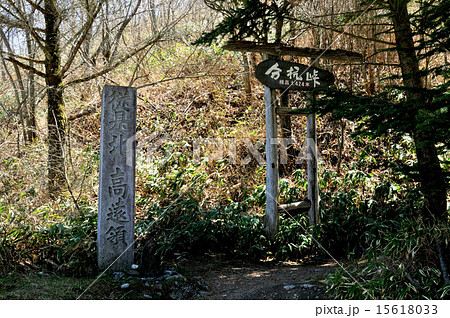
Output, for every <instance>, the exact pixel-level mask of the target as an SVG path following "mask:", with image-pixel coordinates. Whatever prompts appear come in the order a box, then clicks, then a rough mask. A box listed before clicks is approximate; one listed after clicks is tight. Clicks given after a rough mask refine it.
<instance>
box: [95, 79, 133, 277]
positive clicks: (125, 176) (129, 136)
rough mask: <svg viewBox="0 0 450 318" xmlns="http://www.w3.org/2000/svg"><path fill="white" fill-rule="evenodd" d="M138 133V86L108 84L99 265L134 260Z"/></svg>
mask: <svg viewBox="0 0 450 318" xmlns="http://www.w3.org/2000/svg"><path fill="white" fill-rule="evenodd" d="M135 136H136V88H132V87H123V86H110V85H105V86H104V88H103V93H102V113H101V132H100V175H99V199H98V232H97V247H98V266H99V268H100V269H102V270H104V269H110V270H113V271H125V270H128V269H130V267H131V265H132V264H133V257H134V203H135V202H134V194H135V182H134V180H135V162H136V161H135V153H136V145H135V142H134V141H135ZM130 141H131V142H130ZM130 159H131V160H130Z"/></svg>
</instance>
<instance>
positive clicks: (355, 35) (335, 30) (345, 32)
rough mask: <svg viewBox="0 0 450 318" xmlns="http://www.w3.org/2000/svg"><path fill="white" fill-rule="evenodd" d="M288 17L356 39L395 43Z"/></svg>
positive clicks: (387, 43) (290, 18)
mask: <svg viewBox="0 0 450 318" xmlns="http://www.w3.org/2000/svg"><path fill="white" fill-rule="evenodd" d="M286 19H289V20H292V21H297V22H301V23H305V24H307V25H310V26H313V27H316V28H320V29H325V30H329V31H332V32H336V33H339V34H344V35H347V36H351V37H353V38H356V39H361V40H366V41H372V42H377V43H383V44H386V45H395V43H394V42H388V41H383V40H379V39H376V38H368V37H365V36H361V35H357V34H354V33H350V32H347V31H343V30H339V29H336V28H332V27H329V26H325V25H321V24H317V23H313V22H311V21H307V20H304V19H300V18H293V17H290V16H288V17H286Z"/></svg>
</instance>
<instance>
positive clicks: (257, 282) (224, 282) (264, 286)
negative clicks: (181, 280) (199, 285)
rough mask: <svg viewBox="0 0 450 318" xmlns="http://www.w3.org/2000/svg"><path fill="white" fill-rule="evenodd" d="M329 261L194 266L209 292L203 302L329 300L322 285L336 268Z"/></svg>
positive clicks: (199, 264) (223, 263) (227, 262)
mask: <svg viewBox="0 0 450 318" xmlns="http://www.w3.org/2000/svg"><path fill="white" fill-rule="evenodd" d="M336 266H337V265H336V263H335V262H333V261H330V260H318V261H315V260H311V261H304V262H275V261H265V262H258V263H249V262H246V261H237V260H228V261H226V260H223V259H222V260H220V262H218V263H214V262H208V263H206V262H199V263H197V264H193V266H192V267H190V268H192V269H194V270H195V271H196V273H197V275H200V277H202V279H203V281H204V284H205V285H206V286H208V291H207V292H206V293H204V294H203V295H202V296H201V297H200V298H201V299H240V300H242V299H251V300H261V299H286V300H287V299H313V300H314V299H326V298H327V295H326V294H325V291H324V285H323V283H322V282H321V281H322V280H323V279H324V278H325V277H326V275H327V274H329V273H331V272H333V271H334V270H335V269H336Z"/></svg>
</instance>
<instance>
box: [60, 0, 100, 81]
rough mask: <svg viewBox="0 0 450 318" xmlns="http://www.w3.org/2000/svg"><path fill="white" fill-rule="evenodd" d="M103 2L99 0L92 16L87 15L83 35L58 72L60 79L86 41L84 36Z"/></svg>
mask: <svg viewBox="0 0 450 318" xmlns="http://www.w3.org/2000/svg"><path fill="white" fill-rule="evenodd" d="M104 2H105V0H101V1H100V2H99V4H98V6H97V8H96V9H95V11H94V12H93V14H92V15H89V18H88V21H86V24H85V25H84V26H83V29H84V31H83V34H82V35H81V37H80V39H79V40H78V42H77V44H76V45H75V47H74V48H73V49H72V50H71V53H70V55H69V58H68V59H67V62H66V64H65V65H64V67H63V68H62V69H61V71H60V72H59V75H60V76H61V77H62V76H64V74H65V73H66V72H67V70H68V69H69V68H70V66H71V65H72V63H73V61H74V59H75V56H76V54H77V53H78V51H79V50H80V47H81V45H82V44H83V42H84V40H85V39H86V36H87V34H88V32H89V30H90V29H91V27H92V24H93V23H94V20H95V18H96V16H97V15H98V13H99V12H100V9H101V7H102V5H103V3H104Z"/></svg>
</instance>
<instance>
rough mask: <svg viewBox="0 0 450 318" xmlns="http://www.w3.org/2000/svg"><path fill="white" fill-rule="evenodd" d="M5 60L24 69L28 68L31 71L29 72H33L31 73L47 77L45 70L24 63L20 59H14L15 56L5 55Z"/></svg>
mask: <svg viewBox="0 0 450 318" xmlns="http://www.w3.org/2000/svg"><path fill="white" fill-rule="evenodd" d="M5 61H8V62H11V63H14V64H15V65H17V66H20V67H21V68H23V69H24V70H27V71H29V72H31V73H33V74H36V75H38V76H40V77H42V78H46V75H45V73H43V72H41V71H39V70H37V69H35V68H34V67H32V66H30V65H27V64H23V63H22V62H20V61H18V60H16V59H14V58H12V57H5Z"/></svg>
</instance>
